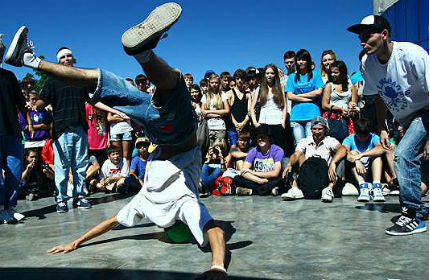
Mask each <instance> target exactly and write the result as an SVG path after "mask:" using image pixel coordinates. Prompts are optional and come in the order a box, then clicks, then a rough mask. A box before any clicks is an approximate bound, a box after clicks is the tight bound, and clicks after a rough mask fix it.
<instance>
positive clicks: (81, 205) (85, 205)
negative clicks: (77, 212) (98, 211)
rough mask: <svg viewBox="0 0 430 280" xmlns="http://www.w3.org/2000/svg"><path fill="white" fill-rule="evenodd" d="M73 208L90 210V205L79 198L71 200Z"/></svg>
mask: <svg viewBox="0 0 430 280" xmlns="http://www.w3.org/2000/svg"><path fill="white" fill-rule="evenodd" d="M73 206H74V207H78V208H81V209H90V208H91V203H90V202H89V201H88V200H86V199H85V198H83V197H81V198H77V199H73Z"/></svg>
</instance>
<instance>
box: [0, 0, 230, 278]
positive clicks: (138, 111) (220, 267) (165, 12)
mask: <svg viewBox="0 0 430 280" xmlns="http://www.w3.org/2000/svg"><path fill="white" fill-rule="evenodd" d="M181 11H182V9H181V7H180V6H179V5H178V4H175V3H167V4H164V5H162V6H159V7H157V8H156V9H155V10H154V11H153V12H152V13H151V14H150V15H149V16H148V18H147V19H146V20H145V21H143V22H142V23H139V24H138V25H136V26H134V27H132V28H130V29H129V30H127V31H126V32H125V33H124V34H123V35H122V44H123V47H124V50H125V52H126V53H127V54H129V55H132V56H134V57H135V58H136V60H137V61H138V62H139V64H140V65H141V66H142V68H143V70H144V71H145V73H146V74H147V77H148V79H149V80H150V81H151V82H152V83H153V84H154V85H155V86H156V87H157V91H156V93H155V94H154V96H153V97H152V98H151V96H149V95H148V94H142V93H141V92H140V91H139V90H138V89H137V88H136V87H134V86H132V85H130V84H129V83H128V82H127V81H126V80H124V79H121V78H119V77H117V76H115V75H114V74H112V73H110V72H107V71H104V70H102V69H80V68H75V67H68V66H63V65H59V64H54V63H50V62H47V61H43V60H41V59H39V58H38V57H36V56H35V54H34V52H33V48H32V44H31V43H29V41H27V33H28V29H27V28H26V27H25V26H23V27H21V28H20V29H19V30H18V32H17V33H16V35H15V37H14V39H13V41H12V44H11V46H10V48H9V50H8V52H7V54H6V59H5V62H6V63H9V64H11V65H14V66H27V67H31V68H33V69H38V70H39V71H42V72H44V73H46V74H48V75H50V76H52V77H54V78H58V79H61V80H63V81H65V82H67V83H70V84H72V85H77V86H86V87H94V88H95V90H94V93H91V94H90V98H91V100H92V102H94V103H96V102H98V101H102V102H103V103H105V104H106V105H108V106H111V107H114V108H115V109H117V110H119V111H121V112H123V113H125V114H127V115H128V116H130V117H131V118H132V119H133V120H135V121H136V122H137V123H138V124H139V125H141V126H142V127H143V128H144V130H145V132H146V135H147V136H148V137H149V138H150V140H151V141H152V142H153V143H154V144H157V145H158V147H157V150H156V151H155V152H153V153H152V155H151V156H150V158H149V160H148V163H147V171H146V175H145V179H144V185H143V188H142V189H141V191H140V192H139V193H138V194H137V195H136V196H135V197H134V198H133V199H132V200H131V201H130V203H128V204H127V205H126V206H125V207H124V208H123V209H121V210H120V211H119V213H118V214H117V215H116V216H114V217H112V218H109V219H107V220H105V221H103V222H102V223H100V224H98V225H97V226H95V227H93V228H92V229H90V230H89V231H88V232H87V233H85V234H84V235H83V236H81V237H79V238H78V239H76V240H74V241H72V242H70V243H68V244H65V245H60V246H56V247H54V248H52V249H50V250H48V253H52V254H55V253H59V252H70V251H72V250H75V249H77V248H78V247H79V245H80V244H82V243H83V242H85V241H88V240H90V239H92V238H94V237H96V236H99V235H101V234H103V233H105V232H107V231H109V230H111V229H112V228H114V227H116V226H118V225H119V224H122V225H124V226H128V227H131V226H134V225H136V223H138V222H143V221H150V222H153V223H155V224H156V225H158V226H160V227H163V228H169V227H171V226H173V225H175V224H176V223H177V222H178V221H180V222H183V223H184V224H186V225H187V226H188V227H189V230H190V231H191V233H192V234H193V236H194V238H195V239H196V241H197V242H198V243H199V244H200V246H203V245H204V244H205V243H206V242H207V239H208V240H209V243H210V246H211V250H212V267H211V269H210V270H209V271H207V272H205V273H204V274H202V278H203V279H225V278H226V277H227V274H226V270H225V268H224V257H225V240H224V232H223V230H222V229H221V228H220V227H218V226H217V225H215V223H214V221H213V219H212V217H211V216H210V214H209V212H208V210H207V209H206V207H205V206H204V205H203V204H202V203H201V202H200V200H199V195H198V183H199V180H200V177H201V155H200V149H199V148H198V146H197V141H196V134H195V132H196V128H197V119H196V117H195V115H194V113H193V111H192V108H191V102H190V94H189V93H188V90H187V88H186V86H185V82H184V79H183V77H182V74H181V73H180V72H179V71H178V70H176V69H173V68H171V67H170V66H169V65H167V63H166V62H164V61H163V60H162V59H160V58H159V57H158V56H156V55H155V54H154V52H153V51H152V49H153V48H155V47H156V45H157V43H158V41H159V40H160V38H161V37H162V36H163V34H164V33H165V32H166V31H167V30H168V29H169V28H170V27H171V26H172V25H173V24H174V23H175V22H176V21H177V20H178V19H179V17H180V15H181Z"/></svg>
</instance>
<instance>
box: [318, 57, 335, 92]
mask: <svg viewBox="0 0 430 280" xmlns="http://www.w3.org/2000/svg"><path fill="white" fill-rule="evenodd" d="M336 60H337V59H336V54H335V53H334V51H332V50H325V51H323V53H322V54H321V65H320V69H321V77H322V80H323V83H324V84H326V83H327V82H328V80H329V79H330V66H331V65H332V63H333V62H335V61H336Z"/></svg>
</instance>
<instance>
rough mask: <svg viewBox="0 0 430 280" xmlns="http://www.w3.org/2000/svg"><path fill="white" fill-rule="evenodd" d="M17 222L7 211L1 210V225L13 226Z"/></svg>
mask: <svg viewBox="0 0 430 280" xmlns="http://www.w3.org/2000/svg"><path fill="white" fill-rule="evenodd" d="M13 223H16V220H15V219H14V218H13V217H12V216H11V215H9V213H8V212H7V211H6V210H0V224H13Z"/></svg>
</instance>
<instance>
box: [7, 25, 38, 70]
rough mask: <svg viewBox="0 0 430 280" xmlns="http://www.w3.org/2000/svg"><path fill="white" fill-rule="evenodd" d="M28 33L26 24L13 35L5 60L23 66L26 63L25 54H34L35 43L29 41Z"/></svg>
mask: <svg viewBox="0 0 430 280" xmlns="http://www.w3.org/2000/svg"><path fill="white" fill-rule="evenodd" d="M27 33H28V29H27V27H26V26H21V27H20V28H19V29H18V31H17V32H16V33H15V36H14V37H13V40H12V43H11V44H10V47H9V49H8V50H7V53H6V57H5V59H4V62H6V63H7V64H10V65H13V66H17V67H21V66H23V65H24V54H25V53H30V54H32V55H33V43H31V42H29V41H27ZM33 56H34V55H33Z"/></svg>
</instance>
